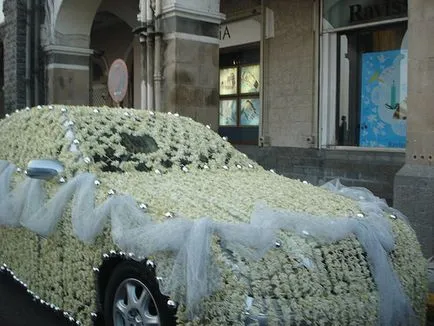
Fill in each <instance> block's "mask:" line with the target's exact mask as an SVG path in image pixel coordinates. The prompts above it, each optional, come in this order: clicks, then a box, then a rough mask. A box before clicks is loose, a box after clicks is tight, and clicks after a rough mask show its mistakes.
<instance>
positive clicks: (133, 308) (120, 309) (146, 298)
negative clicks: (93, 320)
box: [104, 261, 176, 326]
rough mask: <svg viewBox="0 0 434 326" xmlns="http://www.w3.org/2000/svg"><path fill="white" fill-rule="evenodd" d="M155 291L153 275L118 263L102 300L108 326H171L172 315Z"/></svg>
mask: <svg viewBox="0 0 434 326" xmlns="http://www.w3.org/2000/svg"><path fill="white" fill-rule="evenodd" d="M167 301H168V297H166V296H163V295H162V294H161V293H160V290H159V288H158V282H157V281H156V278H155V275H154V271H153V270H152V269H151V268H150V267H148V266H146V264H140V263H137V262H132V261H126V262H122V263H120V264H119V265H118V266H117V267H116V268H115V270H114V271H113V273H112V275H111V277H110V280H109V282H108V284H107V288H106V292H105V296H104V320H105V324H106V325H107V326H171V325H175V320H176V318H175V311H171V310H170V308H169V307H168V305H167Z"/></svg>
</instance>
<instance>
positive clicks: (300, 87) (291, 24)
mask: <svg viewBox="0 0 434 326" xmlns="http://www.w3.org/2000/svg"><path fill="white" fill-rule="evenodd" d="M313 6H314V4H313V2H312V1H305V0H273V1H268V3H267V7H269V8H270V9H272V10H273V11H274V18H275V25H274V28H275V37H274V38H271V39H268V40H267V41H266V49H265V71H266V72H265V100H266V106H267V108H268V110H266V111H265V112H266V113H268V114H266V116H265V118H266V120H268V126H266V127H268V132H269V136H270V143H271V145H273V146H290V147H309V146H311V144H310V142H309V141H308V138H310V137H311V136H312V134H313V133H314V130H313V126H314V123H313V119H315V116H314V113H313V112H314V110H316V105H315V103H314V76H315V69H314V61H315V60H314V51H315V36H314V31H313V13H314V7H313Z"/></svg>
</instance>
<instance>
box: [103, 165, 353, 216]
mask: <svg viewBox="0 0 434 326" xmlns="http://www.w3.org/2000/svg"><path fill="white" fill-rule="evenodd" d="M98 178H99V181H100V182H101V185H100V196H102V197H104V195H107V194H108V193H112V192H113V191H114V192H116V193H121V194H128V195H131V196H132V197H134V198H135V199H136V200H137V201H138V202H140V203H143V204H146V205H147V207H148V210H149V213H150V214H151V215H152V216H153V218H154V219H156V220H164V219H166V218H167V216H168V213H169V212H170V213H172V215H173V214H177V215H179V216H183V217H186V218H191V219H196V218H201V217H210V218H212V219H215V220H219V221H223V222H248V221H249V219H250V215H251V212H252V211H253V209H254V206H255V205H256V204H257V203H259V202H262V203H265V204H267V205H268V206H270V207H274V208H283V209H287V210H290V211H295V212H305V213H309V214H313V215H320V216H324V217H327V216H329V217H339V216H349V215H354V214H355V213H357V212H358V211H359V209H358V206H357V203H356V202H354V201H352V200H351V199H348V198H345V197H343V196H340V195H336V194H333V193H331V192H329V191H327V190H325V189H321V188H318V187H315V186H313V185H310V184H308V183H303V182H301V181H298V180H292V179H288V178H285V177H283V176H279V175H277V174H275V173H272V172H270V171H265V170H263V169H261V168H256V167H255V168H253V169H231V170H226V169H218V170H192V171H188V172H184V171H170V172H167V173H164V174H159V173H141V172H126V173H100V174H99V176H98Z"/></svg>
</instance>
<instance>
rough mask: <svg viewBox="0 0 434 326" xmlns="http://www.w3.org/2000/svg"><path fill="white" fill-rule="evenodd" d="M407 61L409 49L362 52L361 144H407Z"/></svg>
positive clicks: (372, 145) (398, 145)
mask: <svg viewBox="0 0 434 326" xmlns="http://www.w3.org/2000/svg"><path fill="white" fill-rule="evenodd" d="M407 60H408V54H407V50H394V51H383V52H369V53H364V54H363V56H362V85H361V87H362V88H361V116H360V144H359V145H360V146H362V147H396V148H404V147H405V142H406V134H407Z"/></svg>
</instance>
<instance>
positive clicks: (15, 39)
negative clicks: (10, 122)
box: [3, 0, 26, 112]
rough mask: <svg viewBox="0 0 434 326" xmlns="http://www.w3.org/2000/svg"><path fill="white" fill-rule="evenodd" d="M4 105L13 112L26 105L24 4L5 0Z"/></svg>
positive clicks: (13, 0)
mask: <svg viewBox="0 0 434 326" xmlns="http://www.w3.org/2000/svg"><path fill="white" fill-rule="evenodd" d="M3 11H4V14H5V23H4V25H3V28H4V41H3V46H4V89H3V91H4V93H3V94H4V107H5V112H13V111H15V110H16V109H21V108H24V107H25V106H26V78H25V76H26V4H25V2H24V1H17V0H5V1H4V3H3Z"/></svg>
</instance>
